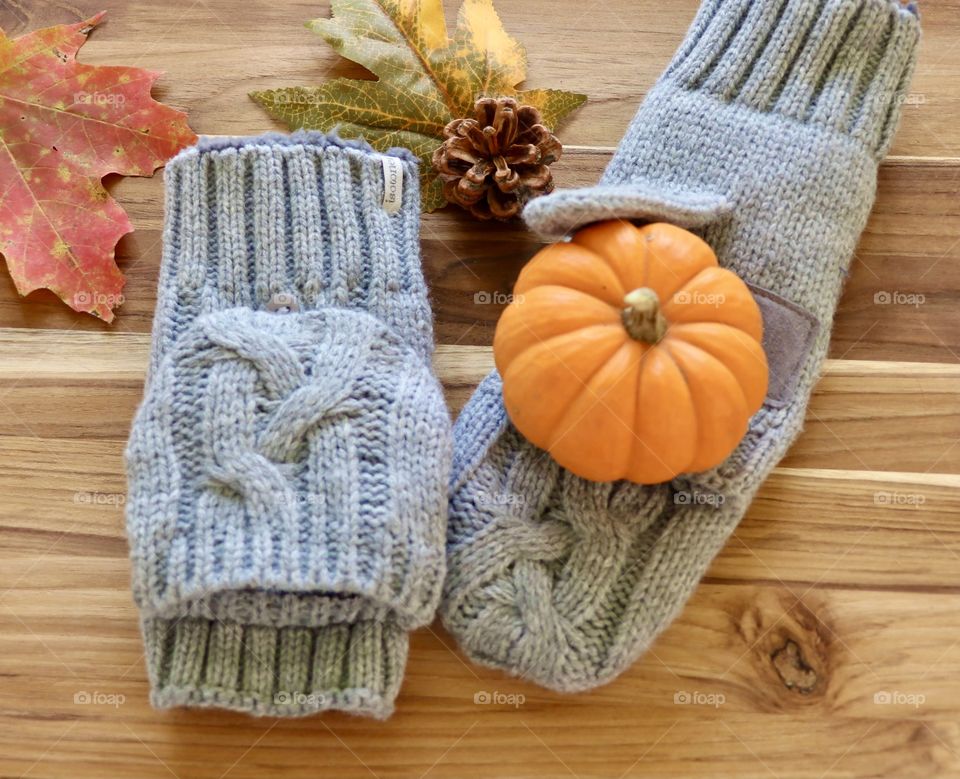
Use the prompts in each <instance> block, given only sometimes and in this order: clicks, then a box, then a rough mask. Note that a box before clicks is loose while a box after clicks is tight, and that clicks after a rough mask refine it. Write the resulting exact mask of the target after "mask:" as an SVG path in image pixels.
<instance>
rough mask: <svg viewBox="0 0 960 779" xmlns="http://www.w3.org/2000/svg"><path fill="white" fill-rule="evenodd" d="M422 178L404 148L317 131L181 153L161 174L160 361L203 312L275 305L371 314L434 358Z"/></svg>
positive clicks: (213, 141)
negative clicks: (383, 148)
mask: <svg viewBox="0 0 960 779" xmlns="http://www.w3.org/2000/svg"><path fill="white" fill-rule="evenodd" d="M418 176H419V170H418V160H417V158H416V157H415V156H413V154H412V153H411V152H409V151H407V150H406V149H391V150H389V151H388V152H386V153H379V152H376V151H374V150H373V149H372V148H371V147H370V146H369V145H367V144H366V143H364V142H363V141H347V140H343V139H341V138H339V137H337V136H336V135H325V134H323V133H317V132H298V133H295V134H293V135H281V134H278V133H271V134H267V135H263V136H259V137H253V138H203V139H201V141H200V142H199V143H198V144H197V145H196V146H194V147H192V148H190V149H187V150H185V151H183V152H181V153H180V154H178V155H177V156H176V157H175V158H174V159H173V160H171V161H170V162H169V163H168V165H167V167H166V169H165V173H164V177H165V183H166V223H165V229H164V253H163V267H162V273H161V283H160V291H159V300H158V304H157V319H156V325H157V329H158V331H159V332H158V334H157V335H158V339H157V340H158V349H157V350H156V352H157V353H155V354H154V359H155V361H156V360H159V359H160V357H161V356H162V352H163V351H165V349H166V347H168V346H169V345H170V344H171V343H172V342H173V341H174V340H175V338H176V336H177V331H178V329H179V328H181V327H182V326H184V325H185V324H186V323H189V322H190V321H191V320H193V319H195V318H196V317H197V316H198V315H199V314H200V313H202V312H205V311H211V310H214V311H215V310H222V309H226V308H230V307H234V306H242V307H246V308H251V309H254V310H261V309H266V308H268V307H269V306H271V305H272V304H273V302H274V301H276V300H289V301H291V302H292V304H293V305H294V306H295V307H296V308H298V309H300V310H314V309H317V308H320V307H323V306H340V307H347V308H356V309H361V310H364V311H367V312H369V313H371V314H373V315H374V316H376V317H377V318H379V319H381V320H382V321H384V322H386V323H387V324H388V325H390V326H391V327H393V328H394V329H395V330H396V331H397V332H398V333H399V334H400V335H401V337H403V338H404V340H406V341H407V342H408V343H409V344H410V345H412V346H414V347H415V348H416V349H417V350H418V352H420V353H421V354H423V355H425V356H429V354H430V352H431V350H432V324H431V317H430V309H429V304H428V302H427V291H426V285H425V283H424V279H423V272H422V269H421V266H420V253H419V227H420V219H419V214H420V194H419V179H418ZM388 178H392V179H393V180H392V184H391V186H395V189H390V190H389V191H388V186H387V185H388V181H387V180H388Z"/></svg>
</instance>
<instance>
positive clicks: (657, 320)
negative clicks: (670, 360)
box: [621, 287, 667, 344]
mask: <svg viewBox="0 0 960 779" xmlns="http://www.w3.org/2000/svg"><path fill="white" fill-rule="evenodd" d="M623 303H624V309H623V313H622V314H621V317H622V319H623V326H624V327H625V328H626V329H627V333H628V334H629V335H630V337H631V338H633V339H634V340H637V341H643V342H644V343H647V344H655V343H658V342H659V341H660V339H661V338H663V336H664V335H665V334H666V332H667V320H666V318H665V317H664V316H663V314H662V313H661V312H660V297H659V296H658V295H657V293H656V292H654V291H653V290H652V289H650V288H649V287H640V289H635V290H634V291H633V292H628V293H627V294H626V295H625V296H624V298H623Z"/></svg>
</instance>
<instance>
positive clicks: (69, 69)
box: [0, 13, 196, 322]
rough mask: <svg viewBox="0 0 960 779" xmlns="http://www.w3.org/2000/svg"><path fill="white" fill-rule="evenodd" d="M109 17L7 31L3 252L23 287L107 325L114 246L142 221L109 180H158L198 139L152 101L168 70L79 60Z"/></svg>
mask: <svg viewBox="0 0 960 779" xmlns="http://www.w3.org/2000/svg"><path fill="white" fill-rule="evenodd" d="M103 16H104V13H99V14H97V15H96V16H94V17H92V18H91V19H88V20H87V21H85V22H79V23H77V24H63V25H58V26H56V27H48V28H46V29H43V30H37V31H35V32H31V33H27V34H26V35H23V36H21V37H19V38H15V39H11V38H8V37H7V36H6V34H5V33H3V31H2V30H0V253H2V254H3V257H4V258H5V260H6V263H7V268H8V270H9V271H10V275H11V276H12V277H13V280H14V283H15V284H16V287H17V291H18V292H19V293H20V294H21V295H26V294H28V293H30V292H32V291H33V290H36V289H41V288H45V289H49V290H52V291H53V292H54V293H55V294H56V295H57V296H59V297H60V299H61V300H63V301H64V302H65V303H67V305H69V306H70V307H72V308H73V309H74V310H76V311H84V312H88V313H91V314H93V315H95V316H98V317H100V318H101V319H104V320H106V321H107V322H110V321H112V320H113V309H114V308H115V307H116V306H118V305H119V304H120V303H121V302H122V300H123V298H122V296H121V291H122V290H123V285H124V281H125V279H124V277H123V274H122V273H121V272H120V269H119V268H118V267H117V265H116V262H115V261H114V249H115V247H116V245H117V241H119V240H120V238H121V237H122V236H124V235H126V234H127V233H129V232H132V230H133V228H132V226H131V224H130V220H129V219H128V218H127V215H126V213H125V212H124V210H123V209H122V208H121V207H120V206H119V204H118V203H117V202H116V201H115V200H114V199H113V198H112V197H110V195H109V194H108V193H107V191H106V190H105V189H104V188H103V185H102V184H101V179H102V178H103V177H104V176H106V175H107V174H109V173H120V174H124V175H132V176H149V175H151V174H152V173H153V171H154V170H156V169H157V168H158V167H160V166H162V165H163V164H164V163H165V162H166V161H167V160H168V159H169V158H170V157H171V156H173V155H174V154H176V153H177V152H178V151H179V150H180V149H182V148H184V147H185V146H188V145H190V144H192V143H194V142H195V141H196V135H194V133H193V131H192V130H191V129H190V128H189V127H188V126H187V123H186V115H185V114H183V113H182V112H180V111H176V110H174V109H172V108H170V107H168V106H165V105H162V104H161V103H158V102H157V101H155V100H154V99H153V98H151V97H150V89H151V87H152V86H153V83H154V82H155V81H156V80H157V78H159V76H160V75H161V74H160V73H158V72H156V71H150V70H143V69H142V68H132V67H122V66H102V65H99V66H98V65H85V64H82V63H80V62H77V60H76V58H75V55H76V53H77V51H78V50H79V48H80V47H81V46H82V45H83V44H84V42H85V41H86V39H87V35H88V34H89V33H90V31H91V30H92V29H93V28H94V27H95V26H96V25H97V24H98V23H99V22H100V21H101V20H102V19H103Z"/></svg>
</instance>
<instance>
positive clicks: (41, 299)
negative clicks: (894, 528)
mask: <svg viewBox="0 0 960 779" xmlns="http://www.w3.org/2000/svg"><path fill="white" fill-rule="evenodd" d="M609 156H610V150H609V149H573V150H568V153H567V156H566V157H565V158H564V160H563V161H562V162H561V163H560V164H559V165H558V166H557V167H558V169H559V170H558V176H559V177H560V181H561V184H562V185H564V186H578V185H582V184H588V183H591V182H594V181H595V180H596V179H597V177H598V176H599V175H600V171H601V170H602V168H603V166H604V165H605V164H606V161H607V160H608V159H609ZM114 191H115V195H116V196H117V197H118V199H119V200H120V201H121V202H122V203H123V205H124V206H125V207H126V208H127V209H128V210H129V211H130V215H131V219H132V220H133V222H134V224H135V225H136V226H137V232H136V233H134V234H133V235H132V236H128V237H127V238H124V239H123V240H121V242H120V245H119V249H118V257H119V258H120V259H119V261H120V266H121V268H122V269H123V271H124V273H125V274H126V275H127V278H128V281H127V286H126V288H125V290H124V294H125V297H126V302H125V303H124V304H123V306H122V307H121V308H120V309H119V310H118V318H117V321H116V323H115V325H113V328H112V331H113V332H116V331H121V332H123V331H127V332H139V333H146V332H149V330H150V326H151V322H152V318H153V307H154V303H155V300H156V283H157V272H158V270H159V267H160V252H161V241H160V238H161V229H162V224H163V221H162V220H163V215H162V207H161V206H160V203H161V201H162V194H163V183H162V180H161V177H160V176H157V177H154V178H153V179H132V178H130V179H124V180H123V181H122V182H120V183H119V184H118V185H117V186H116V187H115V190H114ZM421 236H422V247H423V264H424V269H425V272H426V275H427V280H428V283H429V284H430V287H431V294H432V300H433V308H434V316H435V318H436V332H437V339H438V341H439V342H440V343H445V344H471V345H481V346H482V345H488V344H490V343H491V342H492V340H493V329H494V327H495V326H496V322H497V319H498V318H499V316H500V313H501V312H502V310H503V308H504V305H505V301H506V300H507V299H508V296H509V294H510V291H511V289H512V288H513V283H514V281H515V280H516V277H517V274H518V273H519V272H520V268H521V267H523V264H524V263H525V262H526V261H527V259H529V258H530V257H531V256H532V255H533V254H534V253H535V252H536V251H537V250H538V248H540V246H541V244H540V243H539V242H538V241H537V240H536V239H534V238H533V236H532V235H530V234H529V233H528V232H526V231H525V230H524V229H523V228H522V227H521V226H519V225H485V224H480V223H478V222H476V221H474V220H472V219H470V218H469V217H468V216H466V215H465V214H463V212H459V211H454V210H452V209H445V210H443V211H441V212H438V213H435V214H429V215H426V216H425V217H424V219H423V226H422V230H421ZM958 298H960V165H953V164H946V163H943V162H942V161H919V162H918V161H908V160H892V161H890V162H888V163H887V164H886V165H885V166H884V167H883V168H882V170H881V173H880V191H879V195H878V198H877V204H876V208H875V211H874V214H873V216H872V218H871V220H870V223H869V225H868V227H867V230H866V232H865V234H864V236H863V239H862V241H861V242H860V246H859V248H858V250H857V253H856V258H855V260H854V262H853V265H852V268H851V273H850V277H849V279H848V281H847V284H846V289H845V291H844V295H843V298H842V299H841V301H840V308H839V310H838V312H837V318H836V324H835V327H834V335H833V343H832V347H831V355H832V356H833V357H837V358H846V359H860V360H900V361H910V362H917V361H924V362H944V363H945V362H958V361H960V317H958V315H957V307H956V303H957V300H958ZM0 327H31V328H58V329H79V330H90V331H100V332H107V331H110V330H111V328H110V327H109V326H107V325H105V324H104V323H102V322H100V321H98V320H96V319H94V318H93V317H90V316H81V315H78V314H75V313H73V312H71V311H70V310H69V309H68V308H66V307H65V306H64V305H63V304H62V303H61V302H60V301H59V300H57V299H56V298H55V297H54V296H53V294H52V293H48V292H44V291H41V292H36V293H34V294H32V295H30V296H29V297H28V298H27V299H26V302H25V301H24V300H23V299H22V298H20V297H19V296H18V295H17V294H16V291H15V290H14V288H13V282H12V281H11V280H10V278H9V276H8V275H6V274H2V275H0Z"/></svg>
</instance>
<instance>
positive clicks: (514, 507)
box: [441, 0, 919, 690]
mask: <svg viewBox="0 0 960 779" xmlns="http://www.w3.org/2000/svg"><path fill="white" fill-rule="evenodd" d="M918 39H919V24H918V20H917V18H916V15H915V10H914V9H913V8H912V7H911V8H902V7H900V5H899V4H898V3H896V2H890V0H705V2H704V4H703V6H702V8H701V9H700V12H699V14H698V16H697V18H696V20H695V21H694V23H693V26H692V28H691V30H690V32H689V33H688V35H687V38H686V40H685V41H684V43H683V45H682V46H681V48H680V50H679V53H678V54H677V55H676V57H675V59H674V60H673V62H672V63H671V64H670V66H669V68H668V70H667V71H666V73H665V74H664V75H663V77H662V78H661V79H660V80H659V82H658V83H657V84H656V86H655V87H654V88H653V89H652V91H651V92H650V94H649V95H648V97H647V99H646V100H645V102H644V103H643V105H642V106H641V108H640V110H639V113H638V114H637V116H636V118H635V119H634V121H633V123H632V124H631V126H630V129H629V130H628V131H627V134H626V137H625V138H624V140H623V142H622V144H621V145H620V147H619V149H618V151H617V153H616V155H615V156H614V158H613V161H612V162H611V164H610V166H609V168H608V169H607V171H606V172H605V173H604V175H603V178H602V180H601V183H600V185H599V186H597V187H593V188H589V189H584V190H579V191H571V192H558V193H555V194H553V195H550V196H547V197H544V198H541V199H538V200H536V201H534V202H532V203H531V204H530V205H529V206H528V207H527V209H526V212H525V218H526V220H527V222H528V223H529V224H530V226H531V227H532V228H534V229H535V230H538V231H539V232H541V233H542V234H544V235H545V236H547V237H553V238H556V237H559V236H562V235H564V234H566V233H568V232H570V231H571V230H574V229H576V228H578V227H581V226H584V225H586V224H587V223H589V222H592V221H596V220H604V219H615V218H623V219H637V220H642V221H667V222H672V223H674V224H678V225H680V226H682V227H687V228H688V229H696V230H697V231H698V232H699V234H700V235H701V236H702V237H703V238H704V239H705V240H706V241H707V243H709V244H710V245H711V246H712V247H713V248H714V250H715V251H716V253H717V256H718V258H719V260H720V263H721V264H722V265H723V266H725V267H727V268H730V269H731V270H733V271H734V272H736V273H737V274H739V275H740V276H741V277H742V278H743V279H744V280H745V281H747V282H748V283H749V284H750V285H751V286H752V288H753V290H754V292H755V296H756V298H757V301H758V303H759V304H760V307H761V310H762V313H763V317H764V328H765V333H764V348H765V350H766V351H767V354H768V358H769V362H770V367H771V381H770V395H769V397H768V399H767V402H766V403H765V405H764V406H763V408H762V409H761V410H760V411H759V412H758V413H757V414H756V415H755V417H754V419H753V420H752V422H751V425H750V429H749V432H748V434H747V436H746V438H745V439H744V440H743V442H742V443H741V444H740V446H739V447H738V448H737V449H736V451H735V452H734V453H733V454H732V455H731V456H730V458H729V459H728V460H727V461H726V462H724V463H723V464H721V465H720V466H719V467H717V468H715V469H713V470H711V471H709V472H706V473H698V474H692V475H686V476H683V477H680V478H678V479H676V480H674V481H673V482H672V483H668V484H662V485H656V486H652V487H643V486H638V485H634V484H629V483H606V484H601V483H593V482H588V481H585V480H583V479H580V478H578V477H576V476H573V475H572V474H570V473H569V472H566V471H564V470H563V469H561V468H560V467H559V466H558V465H557V464H556V463H555V462H554V461H553V460H552V459H551V458H550V457H549V456H548V455H547V454H546V453H544V452H542V451H541V450H539V449H536V448H535V447H534V446H532V445H531V444H529V443H528V442H526V441H525V440H524V439H523V438H522V436H521V435H520V434H519V433H518V432H517V431H516V430H515V429H514V428H513V427H512V426H511V425H510V424H509V421H508V419H507V417H506V414H505V412H504V409H503V404H502V399H501V384H500V379H499V377H498V376H497V375H496V374H495V373H494V374H492V375H491V376H489V377H488V378H487V379H486V380H484V382H483V383H482V384H481V386H480V388H479V389H478V390H477V393H476V395H475V396H474V397H473V399H472V400H471V402H470V403H469V404H468V406H467V408H466V409H465V410H464V412H463V414H462V415H461V417H460V419H459V420H458V421H457V424H456V426H455V428H454V472H453V477H452V483H451V489H452V496H451V504H450V514H451V516H450V526H449V530H448V539H447V549H448V568H449V569H450V570H449V573H448V577H447V581H446V584H445V586H444V602H443V604H442V606H441V610H442V612H443V615H444V620H445V623H446V625H447V626H448V628H449V629H450V631H451V632H452V633H454V634H455V635H456V636H457V638H458V639H459V641H460V644H461V646H462V647H463V649H464V651H466V653H467V654H468V655H470V656H471V657H472V658H474V659H476V660H477V661H479V662H481V663H484V664H488V665H492V666H498V667H502V668H506V669H508V670H510V671H512V672H514V673H517V674H520V675H523V676H525V677H527V678H529V679H531V680H534V681H537V682H539V683H541V684H543V685H545V686H547V687H551V688H554V689H557V690H581V689H587V688H590V687H593V686H596V685H598V684H602V683H604V682H606V681H609V680H610V679H612V678H613V677H615V676H616V675H617V674H619V673H620V672H622V671H623V670H624V669H625V668H626V667H627V666H628V665H629V664H630V663H631V662H633V660H634V659H636V658H637V657H638V656H639V655H640V654H641V653H642V652H643V651H644V650H645V649H646V648H647V647H648V646H649V645H650V643H651V642H652V641H653V639H654V637H655V636H656V635H657V634H658V633H659V632H660V631H661V630H662V629H663V628H664V627H666V626H667V625H668V624H669V623H670V621H671V620H672V619H673V618H674V617H675V616H676V615H677V614H678V612H679V611H680V609H681V608H682V606H683V604H684V603H685V601H686V600H687V598H688V596H689V595H690V594H691V592H692V591H693V589H694V587H695V586H696V585H697V583H698V581H699V579H700V578H701V576H702V575H703V573H704V571H705V570H706V568H707V566H708V565H709V564H710V561H711V560H712V559H713V557H714V555H715V554H716V553H717V552H718V551H719V550H720V548H721V547H722V546H723V544H724V542H725V540H726V539H727V538H728V536H729V535H730V533H732V532H733V530H734V528H735V527H736V525H737V523H738V522H739V521H740V519H741V517H742V516H743V514H744V512H745V511H746V509H747V506H748V505H749V503H750V501H751V499H752V498H753V496H754V494H755V493H756V491H757V489H758V488H759V486H760V485H761V483H762V482H763V480H764V479H765V478H766V476H767V475H768V474H769V473H770V471H771V469H772V468H773V467H774V466H775V465H776V463H777V462H778V461H779V460H780V459H781V457H782V456H783V455H784V453H785V452H786V451H787V448H788V447H789V446H790V444H791V442H792V441H793V440H794V438H795V437H796V435H797V433H798V432H799V430H800V427H801V425H802V422H803V419H804V412H805V409H806V406H807V401H808V398H809V395H810V392H811V390H812V388H813V385H814V383H815V381H816V379H817V376H818V372H819V370H820V367H821V363H822V361H823V359H824V356H825V355H826V352H827V346H828V342H829V339H830V326H831V322H832V319H833V314H834V310H835V307H836V303H837V299H838V297H839V294H840V290H841V285H842V282H843V278H844V275H845V273H846V270H847V267H848V264H849V262H850V259H851V256H852V253H853V251H854V248H855V246H856V243H857V239H858V236H859V235H860V233H861V231H862V230H863V228H864V225H865V223H866V220H867V217H868V215H869V212H870V209H871V206H872V203H873V199H874V194H875V189H876V174H877V165H878V162H879V160H880V159H881V158H882V157H883V156H884V154H885V153H886V151H887V148H888V146H889V144H890V141H891V138H892V136H893V134H894V131H895V128H896V126H897V122H898V119H899V114H900V105H901V103H902V96H903V94H904V91H905V89H906V87H907V85H908V83H909V79H910V75H911V71H912V66H913V62H914V58H915V53H916V47H917V43H918ZM641 413H642V412H641Z"/></svg>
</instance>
